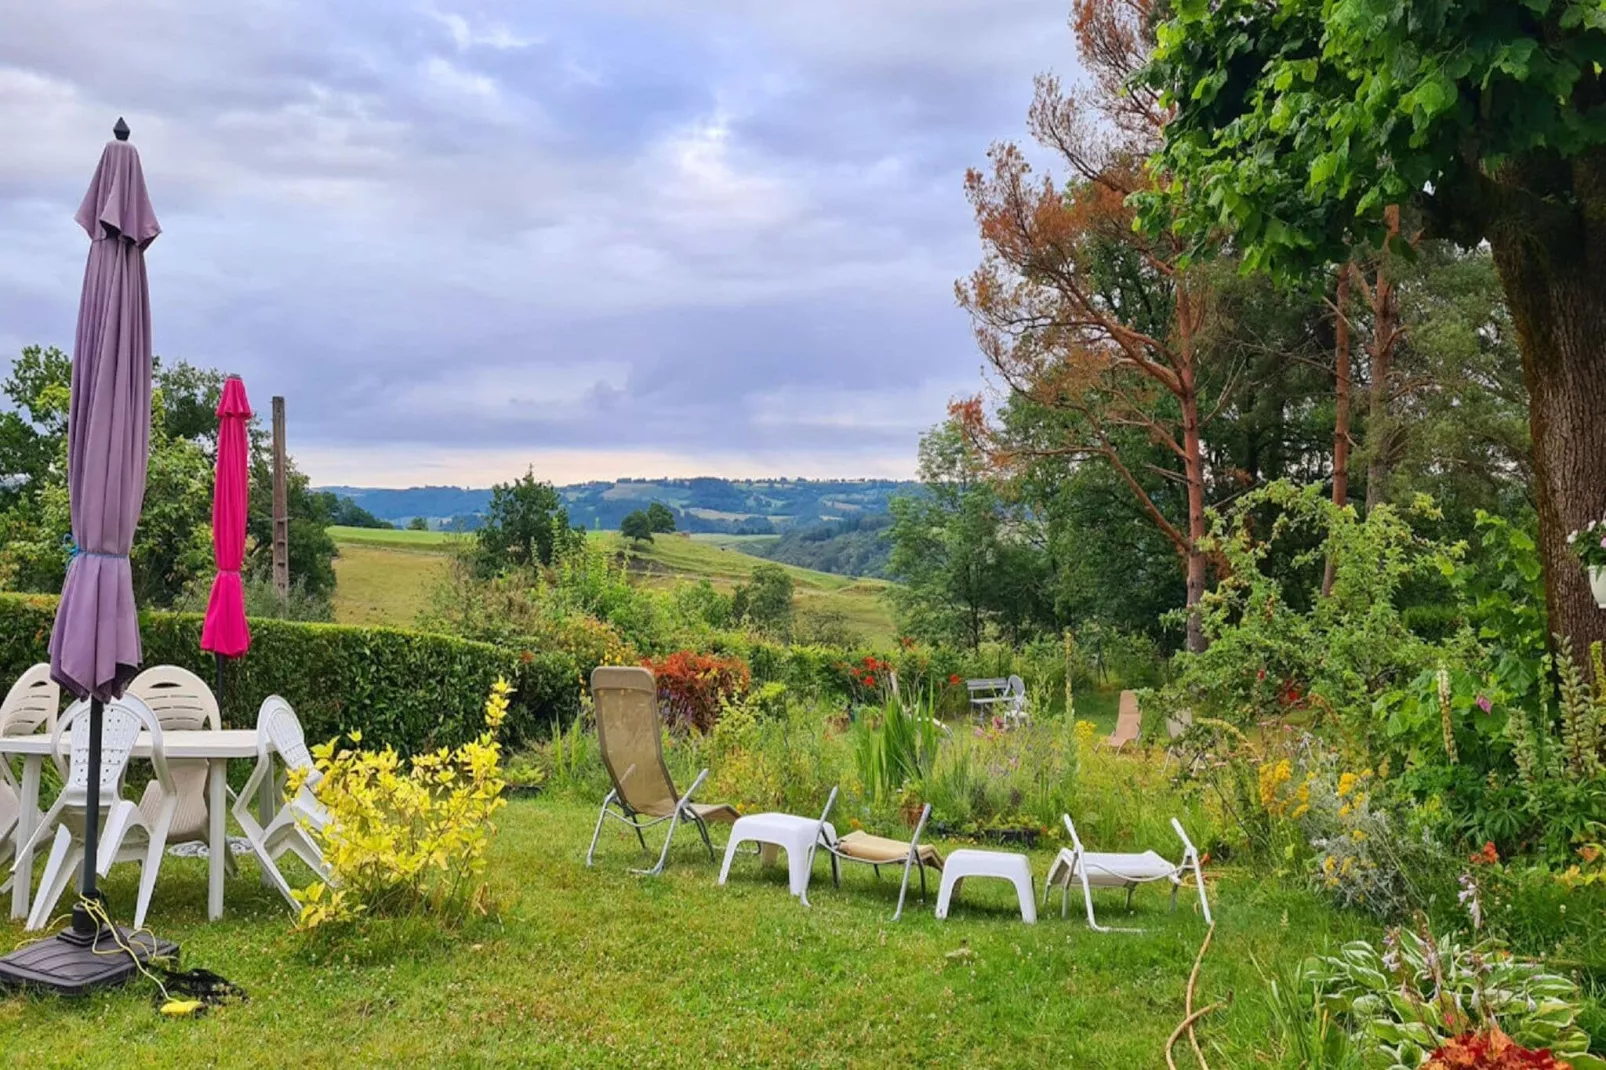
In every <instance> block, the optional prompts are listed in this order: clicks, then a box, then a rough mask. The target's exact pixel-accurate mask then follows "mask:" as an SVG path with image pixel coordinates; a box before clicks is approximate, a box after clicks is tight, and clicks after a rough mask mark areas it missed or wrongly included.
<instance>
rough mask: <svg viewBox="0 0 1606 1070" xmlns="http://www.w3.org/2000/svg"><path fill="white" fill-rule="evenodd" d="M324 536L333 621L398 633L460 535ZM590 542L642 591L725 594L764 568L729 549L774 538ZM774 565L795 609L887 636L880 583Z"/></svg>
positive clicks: (338, 530)
mask: <svg viewBox="0 0 1606 1070" xmlns="http://www.w3.org/2000/svg"><path fill="white" fill-rule="evenodd" d="M329 534H330V535H331V536H332V537H333V538H334V540H335V544H336V545H337V546H338V547H339V548H340V557H338V558H337V559H336V560H335V578H336V581H337V583H336V588H335V599H334V602H335V620H336V621H338V622H339V623H341V624H385V625H391V626H393V627H401V628H407V627H411V626H412V625H413V623H414V622H415V621H416V619H417V617H418V613H419V611H420V610H421V609H423V608H424V607H425V606H426V605H427V604H428V602H429V593H430V589H431V588H432V587H433V586H434V584H435V582H436V581H437V580H438V579H439V578H440V576H441V574H442V571H443V570H444V569H445V567H446V561H445V555H447V554H449V553H450V552H451V551H452V548H453V547H454V545H456V544H457V542H458V540H461V539H463V538H464V537H465V536H462V535H457V534H448V533H446V532H441V531H399V530H395V529H383V528H347V527H332V528H330V529H329ZM590 537H591V538H592V539H593V540H594V541H595V542H596V543H597V544H598V545H600V546H602V547H604V548H605V549H607V550H609V551H611V552H616V553H619V552H622V553H624V554H625V555H626V558H627V560H628V561H629V564H630V567H631V570H632V572H633V573H634V574H635V575H636V576H637V577H638V578H639V580H640V581H641V582H642V583H645V584H648V585H649V586H654V587H668V586H672V585H673V584H675V583H678V582H681V581H691V582H693V583H695V582H697V581H698V580H704V579H706V580H708V581H709V582H710V583H712V584H713V585H714V586H715V587H716V588H718V589H719V590H721V591H725V592H729V591H731V590H732V589H733V588H735V586H736V585H737V584H739V583H742V582H744V581H745V580H747V579H749V578H750V577H751V576H752V574H753V569H754V568H755V567H756V566H758V565H762V564H764V563H765V561H764V559H763V558H760V557H754V556H752V555H750V554H744V553H742V552H741V551H740V550H739V549H736V547H738V546H740V545H741V544H742V543H743V542H754V541H764V540H773V539H774V536H773V535H716V536H711V537H708V538H703V537H701V536H692V537H685V536H677V535H660V536H658V538H656V539H654V540H653V541H652V542H650V543H644V544H642V545H641V546H640V547H635V546H632V545H631V544H630V542H629V540H626V539H624V538H622V537H621V536H620V535H619V534H618V533H617V532H612V531H598V532H592V533H591V536H590ZM781 567H782V568H784V569H786V571H787V572H788V573H789V574H790V575H791V576H792V579H793V582H794V583H795V584H796V595H795V597H796V604H797V608H798V610H799V612H801V613H819V614H838V613H839V614H841V616H842V618H843V621H844V622H845V624H846V625H847V627H848V629H849V630H850V631H853V632H855V633H856V634H858V635H859V636H860V637H862V638H863V639H864V640H865V641H867V642H872V643H880V644H886V643H890V642H891V641H892V640H893V639H894V638H895V636H896V634H897V632H896V628H895V626H894V624H893V622H892V611H891V608H890V607H889V606H888V604H887V599H886V595H887V591H888V590H889V589H890V587H891V585H890V584H888V583H887V582H886V581H884V580H872V579H854V578H852V577H850V576H836V575H833V574H831V573H828V572H816V571H814V570H813V569H807V568H798V567H796V566H794V565H782V566H781Z"/></svg>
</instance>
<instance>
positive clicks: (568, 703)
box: [0, 594, 582, 753]
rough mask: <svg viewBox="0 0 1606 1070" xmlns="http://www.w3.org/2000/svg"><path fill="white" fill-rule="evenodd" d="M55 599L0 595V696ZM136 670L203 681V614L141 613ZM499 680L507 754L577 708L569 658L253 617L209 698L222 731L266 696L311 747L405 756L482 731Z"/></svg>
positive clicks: (39, 636) (26, 659)
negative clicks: (244, 644)
mask: <svg viewBox="0 0 1606 1070" xmlns="http://www.w3.org/2000/svg"><path fill="white" fill-rule="evenodd" d="M55 616H56V598H55V597H54V596H44V595H9V594H0V693H3V691H4V688H5V687H7V686H9V683H10V681H12V680H15V679H16V678H17V676H18V675H20V674H21V673H22V672H23V671H24V670H25V669H27V667H28V666H30V665H33V664H35V663H37V662H41V661H45V660H47V659H48V653H47V650H48V644H49V642H50V629H51V626H52V625H53V624H54V622H55ZM140 636H141V638H142V640H143V643H144V653H145V664H146V665H180V666H183V667H184V668H186V669H189V670H191V671H192V672H195V673H197V674H198V675H199V676H200V677H201V678H202V679H203V680H206V681H207V682H208V683H211V682H212V681H213V680H214V678H215V674H216V669H215V664H214V662H213V659H212V655H210V654H208V653H206V652H204V651H202V650H201V616H200V615H199V614H195V613H166V612H159V611H152V612H146V613H141V614H140ZM498 676H505V677H507V679H508V681H509V682H510V683H512V685H513V687H514V688H515V689H516V694H515V695H514V696H513V702H512V706H511V708H510V710H509V712H508V719H507V722H506V724H505V725H504V728H503V736H502V738H503V741H504V743H506V744H507V745H508V746H509V747H510V748H511V747H517V746H519V745H520V744H522V743H525V742H527V741H529V740H531V739H533V738H536V737H540V736H545V735H546V734H547V733H548V732H549V731H550V730H551V726H552V725H553V723H554V722H556V723H560V724H567V723H568V722H569V721H571V720H572V719H573V718H574V717H575V715H576V714H577V713H578V712H579V709H580V688H581V686H582V678H581V673H580V667H579V666H578V665H576V664H575V661H574V659H573V658H571V657H569V656H568V655H567V654H558V653H550V652H543V653H537V652H533V651H528V650H516V649H509V648H506V647H499V646H492V645H490V644H488V643H475V642H469V641H468V640H464V639H456V638H453V637H451V636H445V635H430V634H427V633H423V632H410V631H401V630H398V629H394V628H353V627H348V626H345V625H339V624H306V623H301V622H297V621H281V620H253V621H252V622H251V652H250V653H249V654H247V655H246V656H245V657H243V658H240V659H239V660H237V661H232V662H229V663H228V665H227V668H226V669H225V671H224V691H223V694H222V695H220V696H218V698H219V702H220V703H221V705H222V708H223V718H224V721H225V723H226V725H227V726H228V727H230V728H254V727H255V726H256V715H257V710H258V708H259V707H260V706H261V704H262V700H263V699H264V698H266V697H267V696H268V695H274V694H277V695H282V696H284V698H285V699H287V700H288V701H289V702H290V705H292V706H293V707H295V711H296V715H297V716H298V717H300V719H301V723H302V725H303V726H304V727H305V728H306V732H307V738H308V740H309V741H312V742H317V741H320V740H324V739H329V738H331V737H333V736H335V735H336V734H338V733H340V732H344V731H347V730H350V729H353V728H358V729H361V730H362V733H363V737H364V738H363V742H364V745H368V744H373V745H376V746H383V745H386V744H389V745H392V746H394V747H395V748H396V749H397V750H399V751H402V752H404V753H416V752H418V751H420V750H425V749H428V748H431V747H438V746H455V745H457V744H459V743H462V742H464V741H465V740H467V739H470V738H472V737H473V736H474V735H476V734H478V733H479V732H480V731H481V730H482V728H483V726H484V706H485V696H486V694H487V693H488V692H489V691H490V689H491V684H492V683H493V682H494V681H495V680H496V678H497V677H498Z"/></svg>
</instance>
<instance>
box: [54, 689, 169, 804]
mask: <svg viewBox="0 0 1606 1070" xmlns="http://www.w3.org/2000/svg"><path fill="white" fill-rule="evenodd" d="M89 714H90V705H89V702H88V700H86V699H80V700H79V701H77V702H75V703H73V704H72V706H71V707H70V708H69V709H68V710H67V713H66V714H65V715H64V716H63V717H62V718H61V720H60V721H58V722H57V723H56V730H55V731H54V732H53V733H51V749H52V750H54V751H56V752H58V753H59V752H60V750H61V737H62V735H63V733H65V732H66V731H67V729H68V728H69V727H70V728H71V729H72V743H71V753H72V757H71V760H70V761H69V763H68V766H67V773H66V777H65V782H64V784H63V785H62V794H63V795H64V796H65V798H66V800H67V801H68V803H69V804H71V805H76V806H83V805H85V803H87V802H88V794H89V777H90V769H89V729H90V720H89ZM142 729H143V730H144V731H146V732H149V733H150V734H151V764H152V765H154V766H155V767H156V777H157V780H158V781H160V783H161V785H162V787H163V788H164V789H165V790H167V791H169V792H171V791H172V790H173V782H172V778H171V777H170V776H169V774H168V771H167V759H166V754H165V753H164V751H163V748H162V724H161V722H160V721H159V720H157V717H156V714H155V713H153V712H151V709H150V707H148V706H146V705H145V703H143V702H141V701H140V700H139V699H137V698H134V697H132V696H126V695H125V696H124V697H123V698H120V699H114V700H112V701H111V702H108V703H106V704H105V706H104V707H103V708H102V710H101V730H100V804H101V805H102V806H110V805H111V804H112V803H113V802H115V801H116V800H117V796H118V787H119V785H120V784H121V783H122V779H123V773H124V772H125V771H126V770H127V769H128V762H129V759H130V758H131V757H133V753H134V744H135V743H136V742H138V740H139V733H140V731H141V730H142Z"/></svg>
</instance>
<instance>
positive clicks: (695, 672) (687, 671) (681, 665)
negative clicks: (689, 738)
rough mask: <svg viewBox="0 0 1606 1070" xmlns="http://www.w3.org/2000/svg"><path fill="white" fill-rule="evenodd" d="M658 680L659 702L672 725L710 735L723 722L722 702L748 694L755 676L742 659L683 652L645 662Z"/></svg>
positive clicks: (649, 659) (680, 729) (672, 726)
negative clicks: (718, 722)
mask: <svg viewBox="0 0 1606 1070" xmlns="http://www.w3.org/2000/svg"><path fill="white" fill-rule="evenodd" d="M642 664H643V665H645V666H646V667H647V668H649V669H651V670H652V674H653V675H654V676H655V677H657V678H658V702H659V705H661V706H662V707H663V710H664V715H665V717H666V718H667V719H668V721H669V726H670V727H671V728H674V729H676V730H678V731H685V730H687V729H690V728H695V729H696V730H697V731H699V732H707V731H709V730H711V729H712V728H713V727H714V722H716V721H718V720H719V711H720V703H721V702H722V701H723V700H725V699H734V698H739V697H740V696H742V695H744V694H746V693H747V689H748V686H749V685H750V684H751V683H752V680H753V676H752V673H751V672H750V671H748V668H747V662H745V661H743V660H742V659H741V658H734V657H733V658H722V657H719V656H718V655H716V654H699V653H697V652H696V651H695V650H682V651H679V652H678V653H674V654H670V655H669V656H668V657H664V658H659V659H657V660H654V659H652V658H648V659H646V660H645V661H643V662H642Z"/></svg>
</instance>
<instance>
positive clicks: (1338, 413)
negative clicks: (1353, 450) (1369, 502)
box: [1322, 263, 1352, 595]
mask: <svg viewBox="0 0 1606 1070" xmlns="http://www.w3.org/2000/svg"><path fill="white" fill-rule="evenodd" d="M1351 270H1352V268H1351V266H1350V265H1349V264H1348V263H1346V264H1344V266H1343V267H1341V268H1339V269H1338V295H1337V297H1336V298H1335V300H1334V302H1333V305H1334V308H1335V309H1336V310H1337V311H1336V312H1335V316H1336V319H1335V320H1334V322H1333V334H1334V337H1335V339H1336V340H1335V341H1334V343H1333V504H1334V505H1336V506H1338V507H1339V508H1340V509H1342V508H1343V507H1344V506H1346V505H1348V504H1349V451H1350V436H1349V409H1350V368H1349V364H1350V361H1349V355H1350V354H1349V277H1350V271H1351ZM1334 571H1335V567H1334V563H1333V559H1332V558H1328V559H1327V568H1326V569H1325V571H1323V573H1322V594H1323V595H1329V594H1332V593H1333V573H1334Z"/></svg>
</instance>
